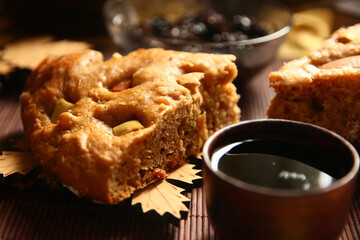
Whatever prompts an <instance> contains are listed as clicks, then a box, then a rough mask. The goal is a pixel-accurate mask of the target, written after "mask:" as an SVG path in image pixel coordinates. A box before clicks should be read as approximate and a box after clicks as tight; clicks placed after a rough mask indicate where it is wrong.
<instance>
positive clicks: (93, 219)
mask: <svg viewBox="0 0 360 240" xmlns="http://www.w3.org/2000/svg"><path fill="white" fill-rule="evenodd" d="M281 65H282V61H280V60H274V61H273V62H272V63H270V64H269V65H268V66H266V67H264V68H263V69H262V70H260V71H258V72H257V73H256V74H255V75H253V76H252V77H251V78H249V79H247V80H241V83H240V84H239V93H240V94H241V100H240V107H241V109H242V120H250V119H258V118H266V108H267V106H268V105H269V102H270V99H271V97H272V96H273V94H274V93H273V91H272V90H271V89H270V88H269V83H268V78H267V76H268V74H269V72H270V71H272V70H276V69H278V68H279V67H280V66H281ZM24 76H26V74H21V75H18V76H16V78H11V79H7V80H6V81H5V84H4V85H3V89H2V90H1V92H0V149H5V148H7V147H9V142H8V140H9V139H13V138H16V137H19V136H21V135H23V129H22V125H21V121H20V106H19V94H20V91H21V88H22V82H23V77H24ZM185 195H186V197H188V198H189V199H190V202H189V203H188V204H189V212H188V214H187V216H185V218H184V219H181V220H180V221H178V222H176V221H173V220H171V219H168V218H160V217H158V216H157V215H156V214H153V213H151V212H150V213H148V214H143V213H142V212H141V210H140V209H139V208H137V207H136V206H135V207H131V206H130V204H129V202H127V201H125V202H124V203H121V204H119V205H116V206H108V205H100V204H96V203H93V202H91V201H89V200H85V199H80V198H78V197H76V196H75V195H73V194H72V193H70V192H69V191H68V190H66V189H52V188H51V187H50V186H47V185H45V184H42V183H41V182H40V183H37V184H35V185H33V186H31V187H29V188H26V189H17V188H13V187H11V186H9V185H7V184H2V183H0V239H1V240H2V239H3V240H9V239H178V240H187V239H219V237H218V235H217V234H216V232H214V230H213V228H212V227H211V223H210V222H209V219H208V216H207V212H206V207H205V199H204V192H203V189H202V187H201V184H200V185H199V186H196V187H195V188H193V189H191V190H188V191H187V192H186V193H185ZM359 217H360V195H359V192H358V191H357V192H356V193H355V196H354V198H353V204H352V208H351V211H350V214H349V217H348V220H347V223H346V225H345V228H344V231H343V233H342V235H341V236H340V239H343V240H347V239H349V240H350V239H359V236H360V224H359Z"/></svg>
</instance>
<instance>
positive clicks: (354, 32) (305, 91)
mask: <svg viewBox="0 0 360 240" xmlns="http://www.w3.org/2000/svg"><path fill="white" fill-rule="evenodd" d="M358 55H360V24H356V25H354V26H349V27H343V28H340V29H338V30H337V31H335V32H334V33H333V34H332V35H331V36H330V38H329V39H327V40H325V41H324V43H323V45H322V46H321V47H320V48H318V49H316V50H314V51H312V52H310V53H309V54H308V55H306V56H304V57H302V58H299V59H295V60H292V61H290V62H288V63H285V64H284V65H283V66H282V67H281V68H280V69H279V70H278V71H275V72H271V73H270V75H269V80H270V86H271V87H273V88H274V89H275V92H276V95H275V97H274V98H273V99H272V100H271V103H270V106H269V108H268V110H267V115H268V117H269V118H281V119H290V120H297V121H302V122H307V123H312V124H315V125H319V126H322V127H325V128H327V129H330V130H332V131H334V132H336V133H338V134H340V135H341V136H343V137H344V138H346V139H347V140H349V141H350V142H351V143H352V144H353V145H354V146H355V147H356V148H357V149H360V68H358V67H357V66H355V65H351V64H349V61H345V59H346V58H349V57H352V56H355V58H356V56H358ZM359 57H360V56H359ZM342 59H344V60H343V61H342ZM352 59H354V58H352ZM329 63H331V64H329ZM332 63H333V64H332ZM341 63H343V64H341ZM325 64H326V65H325ZM325 66H326V67H325Z"/></svg>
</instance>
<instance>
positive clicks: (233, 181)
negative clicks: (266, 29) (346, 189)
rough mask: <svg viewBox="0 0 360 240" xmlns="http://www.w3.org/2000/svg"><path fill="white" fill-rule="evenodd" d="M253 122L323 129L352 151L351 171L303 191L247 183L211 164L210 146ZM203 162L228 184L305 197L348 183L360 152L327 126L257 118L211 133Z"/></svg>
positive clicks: (356, 166)
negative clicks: (221, 137) (326, 185)
mask: <svg viewBox="0 0 360 240" xmlns="http://www.w3.org/2000/svg"><path fill="white" fill-rule="evenodd" d="M253 123H264V124H265V123H281V124H282V123H288V124H292V125H297V126H304V127H307V128H312V129H314V130H315V131H321V132H323V133H325V134H326V135H328V136H329V137H332V138H336V139H338V140H340V141H341V142H342V143H343V144H344V146H345V147H346V148H347V149H349V151H350V153H351V154H352V156H353V163H352V167H351V169H350V171H348V172H347V173H346V175H344V176H343V177H341V178H340V179H337V180H336V181H335V182H333V183H332V184H331V185H329V186H328V187H325V188H317V189H310V190H308V191H303V190H300V189H290V190H289V189H276V188H269V187H264V186H259V185H255V184H251V183H247V182H245V181H241V180H239V179H236V178H233V177H230V176H229V175H227V174H225V173H223V172H221V171H215V170H214V169H213V167H212V165H211V158H210V156H209V148H210V146H211V144H212V143H213V142H214V141H215V139H216V138H217V137H218V136H219V135H221V134H226V132H229V131H231V130H232V129H234V128H236V127H237V126H239V125H248V124H253ZM203 162H204V163H205V164H206V167H207V168H208V169H209V170H210V171H211V172H212V173H213V174H214V175H215V176H217V177H219V178H220V179H222V180H223V181H225V182H227V183H228V184H230V185H232V186H234V187H237V188H240V189H243V190H246V191H248V192H253V193H257V194H262V195H271V196H278V197H300V196H301V197H304V196H315V195H320V194H325V193H328V192H331V191H335V190H336V189H339V188H341V187H343V186H345V185H346V184H348V183H349V182H350V181H351V180H352V179H354V178H356V177H357V175H358V171H359V154H358V152H357V150H356V149H355V147H354V146H353V145H352V144H351V143H350V142H348V141H347V140H346V139H345V138H343V137H342V136H340V135H339V134H337V133H335V132H333V131H330V130H328V129H326V128H323V127H320V126H317V125H314V124H310V123H304V122H299V121H294V120H286V119H256V120H246V121H241V122H239V123H235V124H231V125H229V126H226V127H224V128H222V129H220V130H218V131H216V132H215V133H214V134H213V135H211V136H210V137H209V138H208V140H207V141H206V142H205V144H204V147H203Z"/></svg>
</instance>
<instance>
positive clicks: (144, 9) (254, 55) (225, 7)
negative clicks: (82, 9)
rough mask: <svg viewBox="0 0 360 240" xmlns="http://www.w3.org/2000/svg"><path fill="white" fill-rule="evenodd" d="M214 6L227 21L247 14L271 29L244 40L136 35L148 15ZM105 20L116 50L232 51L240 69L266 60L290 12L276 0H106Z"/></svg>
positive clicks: (288, 25) (289, 21) (172, 14)
mask: <svg viewBox="0 0 360 240" xmlns="http://www.w3.org/2000/svg"><path fill="white" fill-rule="evenodd" d="M204 9H213V10H215V11H216V12H217V13H220V14H222V15H223V16H225V17H226V19H227V20H228V21H231V20H232V19H233V18H234V16H236V15H238V16H247V17H249V18H253V19H256V20H258V21H262V22H265V23H266V24H267V25H268V26H270V27H271V32H270V33H269V34H267V35H265V36H261V37H255V38H249V39H245V40H236V41H226V42H225V41H223V42H210V41H196V40H195V41H194V40H179V39H171V38H166V37H158V36H154V35H141V37H139V36H137V37H136V36H134V35H136V33H134V32H135V30H134V29H135V28H136V27H137V26H138V25H139V24H140V23H141V22H144V21H146V20H149V19H154V18H156V17H159V16H165V17H167V18H169V19H179V18H181V17H183V16H185V15H188V14H191V13H192V14H196V13H199V12H201V11H202V10H204ZM103 14H104V21H105V25H106V28H107V30H108V33H109V35H110V36H111V38H112V39H113V41H114V43H115V44H116V46H117V47H118V48H119V51H120V52H121V53H123V54H127V53H128V52H131V51H133V50H136V49H138V48H153V47H161V48H165V49H171V50H178V51H188V52H206V53H221V54H234V55H235V56H236V57H237V60H236V63H237V66H238V68H239V70H241V69H247V70H249V69H256V68H258V67H260V66H263V65H265V64H266V63H268V62H269V61H270V60H271V59H272V58H273V57H274V56H275V55H276V52H277V50H278V48H279V46H280V45H281V43H283V42H284V40H285V37H286V35H287V34H288V32H289V31H290V29H291V26H292V12H291V11H290V10H289V9H288V8H287V7H286V6H284V5H282V4H281V3H279V2H272V1H264V0H263V1H260V0H253V1H244V0H237V1H236V0H235V1H234V0H233V1H230V0H223V1H201V0H200V1H190V0H184V1H175V0H154V1H145V0H132V1H130V0H108V1H107V2H106V3H105V4H104V7H103Z"/></svg>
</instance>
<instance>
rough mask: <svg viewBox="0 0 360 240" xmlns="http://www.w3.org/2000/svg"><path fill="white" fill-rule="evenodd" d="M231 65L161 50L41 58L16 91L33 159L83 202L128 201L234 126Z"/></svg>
mask: <svg viewBox="0 0 360 240" xmlns="http://www.w3.org/2000/svg"><path fill="white" fill-rule="evenodd" d="M234 61H235V57H234V56H232V55H215V54H203V53H185V52H175V51H166V50H163V49H149V50H145V49H140V50H138V51H135V52H132V53H130V54H128V55H126V56H121V55H120V54H114V55H113V57H112V58H110V59H109V60H107V61H104V60H103V56H102V54H101V53H100V52H97V51H94V50H87V51H83V52H79V53H73V54H69V55H65V56H61V57H58V58H48V59H46V60H44V61H43V62H42V63H41V64H40V65H39V66H38V67H37V68H36V69H35V70H34V71H33V72H32V73H31V75H30V77H29V78H28V80H27V82H26V84H25V88H24V92H23V93H22V95H21V111H22V121H23V125H24V129H25V132H26V134H27V136H28V139H29V141H30V146H31V149H32V152H33V154H34V156H35V159H36V160H37V162H38V163H39V164H40V166H41V167H42V168H45V169H47V170H48V171H50V172H51V173H53V174H54V175H55V176H56V177H57V179H58V180H59V181H60V182H62V183H63V184H64V185H65V186H67V187H69V188H70V189H71V190H72V191H74V192H75V193H77V194H78V195H80V196H82V197H88V198H91V199H93V200H96V201H100V202H105V203H110V204H114V203H117V202H119V201H121V200H123V199H125V198H128V197H130V196H131V194H132V193H133V192H134V191H135V190H136V189H140V188H143V187H145V186H146V185H148V184H150V183H151V182H153V181H155V180H157V179H158V178H159V174H158V172H159V171H161V172H162V174H161V176H163V177H165V176H166V173H168V172H170V171H172V170H174V169H176V168H177V167H179V166H181V165H183V164H185V163H186V162H187V159H188V157H189V156H198V155H199V154H200V153H201V149H202V146H203V144H204V142H205V140H206V139H207V137H208V136H210V135H211V134H212V133H213V132H214V131H216V130H218V129H220V128H222V127H224V126H226V125H229V124H232V123H235V122H238V121H239V118H240V109H239V108H238V106H237V102H238V100H239V96H238V95H237V93H236V88H235V86H234V85H233V83H232V81H233V80H234V78H235V77H236V75H237V69H236V65H235V64H234ZM51 116H53V117H51Z"/></svg>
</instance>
